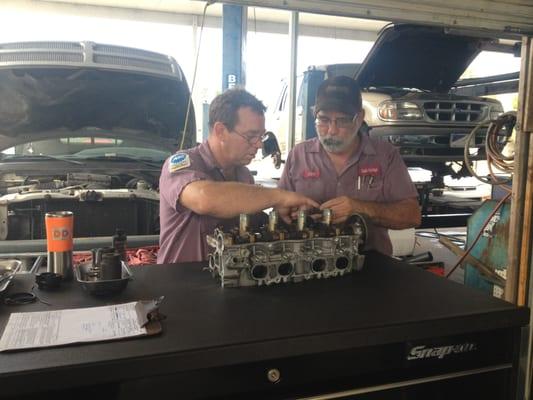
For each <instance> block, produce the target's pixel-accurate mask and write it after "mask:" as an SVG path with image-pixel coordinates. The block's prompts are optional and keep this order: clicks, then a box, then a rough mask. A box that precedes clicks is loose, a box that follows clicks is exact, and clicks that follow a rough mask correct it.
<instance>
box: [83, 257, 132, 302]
mask: <svg viewBox="0 0 533 400" xmlns="http://www.w3.org/2000/svg"><path fill="white" fill-rule="evenodd" d="M89 268H90V263H83V264H80V265H78V266H75V267H74V274H75V276H76V280H77V281H78V282H79V283H80V284H81V286H82V287H83V288H84V289H85V290H86V291H87V292H88V293H90V294H93V295H95V296H109V295H111V294H114V293H119V292H121V291H122V290H124V289H125V288H126V286H128V282H129V281H130V280H132V279H133V273H132V272H131V270H130V269H129V268H128V266H127V265H126V263H125V262H122V278H121V279H97V280H94V279H92V278H89V277H88V269H89Z"/></svg>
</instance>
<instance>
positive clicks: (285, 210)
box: [274, 189, 319, 224]
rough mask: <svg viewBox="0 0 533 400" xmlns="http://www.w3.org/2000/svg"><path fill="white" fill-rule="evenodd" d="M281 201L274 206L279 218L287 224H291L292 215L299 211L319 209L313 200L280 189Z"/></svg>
mask: <svg viewBox="0 0 533 400" xmlns="http://www.w3.org/2000/svg"><path fill="white" fill-rule="evenodd" d="M279 191H280V193H279V199H278V201H277V202H276V204H275V205H274V207H275V209H276V211H277V212H278V214H279V216H280V217H281V218H282V219H283V221H285V222H286V223H287V224H290V223H291V214H292V213H293V212H295V211H297V210H307V209H310V208H318V207H319V205H318V203H317V202H316V201H314V200H313V199H310V198H309V197H306V196H303V195H301V194H299V193H296V192H289V191H286V190H282V189H279Z"/></svg>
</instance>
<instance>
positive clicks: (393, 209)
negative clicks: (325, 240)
mask: <svg viewBox="0 0 533 400" xmlns="http://www.w3.org/2000/svg"><path fill="white" fill-rule="evenodd" d="M324 208H329V209H331V212H332V214H333V215H332V218H331V222H332V223H334V224H339V223H342V222H344V221H346V219H347V218H348V217H350V216H351V215H353V214H363V215H365V216H366V217H368V218H370V220H371V221H372V223H373V224H375V225H378V226H382V227H384V228H389V229H406V228H412V227H416V226H418V225H420V218H421V216H420V207H419V205H418V201H417V199H416V198H409V199H404V200H399V201H395V202H391V203H378V202H373V201H363V200H358V199H352V198H351V197H348V196H341V197H336V198H334V199H331V200H329V201H326V202H325V203H324V204H322V205H321V206H320V209H321V210H323V209H324Z"/></svg>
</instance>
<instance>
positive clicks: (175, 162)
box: [168, 153, 191, 172]
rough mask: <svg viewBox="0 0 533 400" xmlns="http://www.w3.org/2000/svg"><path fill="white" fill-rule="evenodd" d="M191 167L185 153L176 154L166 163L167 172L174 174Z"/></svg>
mask: <svg viewBox="0 0 533 400" xmlns="http://www.w3.org/2000/svg"><path fill="white" fill-rule="evenodd" d="M190 165H191V159H190V158H189V155H188V154H187V153H176V154H174V155H173V156H172V157H170V161H169V162H168V170H169V172H176V171H179V170H180V169H183V168H187V167H189V166H190Z"/></svg>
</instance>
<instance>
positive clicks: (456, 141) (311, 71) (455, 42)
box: [267, 25, 503, 176]
mask: <svg viewBox="0 0 533 400" xmlns="http://www.w3.org/2000/svg"><path fill="white" fill-rule="evenodd" d="M490 42H491V40H490V39H484V38H480V37H467V36H457V35H451V34H448V33H446V32H445V31H444V30H443V29H442V28H434V27H423V26H413V25H397V26H390V27H388V28H386V29H384V30H383V31H382V32H381V34H380V35H379V37H378V39H377V41H376V43H375V44H374V46H373V48H372V50H371V51H370V53H369V54H368V55H367V57H366V59H365V60H364V61H363V63H362V64H334V65H324V66H311V67H309V68H308V70H307V71H305V72H304V74H303V76H302V77H300V79H299V85H298V86H299V90H298V98H297V121H296V132H295V136H296V141H297V142H298V141H301V140H305V139H308V138H311V137H313V136H315V135H316V133H315V129H314V114H313V106H314V101H315V96H316V91H317V88H318V86H319V85H320V83H321V82H322V81H323V80H324V79H327V78H329V77H332V76H336V75H346V76H351V77H354V78H355V79H356V81H357V82H358V83H359V85H360V87H361V88H362V97H363V107H364V109H365V122H366V124H367V129H368V132H369V134H370V135H371V136H373V137H379V138H381V139H383V140H387V141H389V142H390V143H392V144H394V145H395V146H398V147H399V148H400V153H401V154H402V156H403V158H404V160H405V162H406V163H407V165H408V166H409V167H421V168H424V169H427V170H430V171H432V172H433V173H434V174H435V175H440V176H443V175H447V174H449V173H450V172H451V170H450V167H449V165H448V164H449V162H450V161H461V160H462V159H463V147H464V140H465V137H466V135H467V134H468V133H469V132H470V131H471V130H472V129H473V128H474V127H475V126H476V125H477V124H480V123H481V124H487V125H488V123H489V121H490V120H491V119H494V118H496V117H497V116H498V115H499V114H501V113H502V112H503V107H502V105H501V103H500V102H499V101H497V100H494V99H488V98H482V97H467V96H460V95H454V94H451V93H449V92H450V89H451V88H452V86H453V85H454V84H455V83H456V81H457V80H458V79H459V77H460V76H461V74H462V73H463V72H464V70H465V69H466V68H467V67H468V65H469V64H470V62H471V61H472V60H473V59H474V58H475V57H476V56H477V54H478V53H479V52H480V51H481V49H482V47H483V44H485V43H490ZM287 92H288V91H287V85H286V83H285V82H284V83H283V84H282V89H281V91H280V95H279V98H278V102H277V104H276V105H275V107H274V109H273V110H272V109H271V110H270V114H269V115H268V122H267V123H268V129H270V130H272V131H273V132H274V133H275V134H276V135H277V136H278V137H279V138H283V137H285V133H286V129H287V127H288V109H287ZM484 136H485V133H484V130H482V129H481V130H480V131H479V136H478V137H477V138H476V139H475V146H476V147H478V148H479V151H478V154H477V158H484V154H483V149H482V148H481V145H482V144H483V143H484ZM282 147H283V144H282ZM474 158H476V157H475V156H474Z"/></svg>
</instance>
